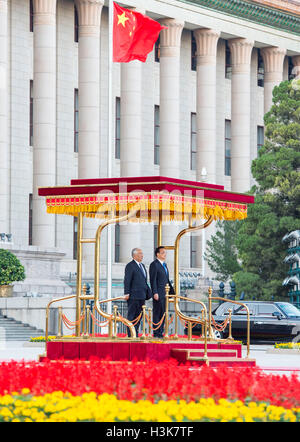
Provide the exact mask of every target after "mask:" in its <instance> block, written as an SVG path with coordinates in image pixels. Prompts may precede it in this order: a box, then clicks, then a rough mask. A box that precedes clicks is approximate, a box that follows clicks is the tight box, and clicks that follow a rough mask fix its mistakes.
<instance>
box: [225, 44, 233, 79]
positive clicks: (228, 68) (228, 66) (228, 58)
mask: <svg viewBox="0 0 300 442" xmlns="http://www.w3.org/2000/svg"><path fill="white" fill-rule="evenodd" d="M225 44H226V49H225V78H229V80H230V79H231V74H232V62H231V52H230V47H229V45H228V41H227V40H226V43H225Z"/></svg>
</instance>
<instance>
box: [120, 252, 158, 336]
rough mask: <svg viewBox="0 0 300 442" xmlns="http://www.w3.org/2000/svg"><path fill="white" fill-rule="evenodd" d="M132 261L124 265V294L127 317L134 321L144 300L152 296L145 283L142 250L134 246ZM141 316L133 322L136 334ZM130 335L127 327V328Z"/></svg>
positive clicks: (140, 310) (145, 271)
mask: <svg viewBox="0 0 300 442" xmlns="http://www.w3.org/2000/svg"><path fill="white" fill-rule="evenodd" d="M131 256H132V261H130V262H129V263H128V264H127V265H126V267H125V275H124V295H125V298H126V300H127V305H128V314H127V319H128V320H129V321H134V320H135V319H136V318H137V317H138V316H139V315H140V313H141V312H142V309H143V305H144V304H145V300H146V299H149V298H150V297H152V293H151V289H150V287H149V286H148V283H147V270H146V267H145V266H144V264H143V263H142V261H143V257H144V256H143V251H142V250H141V249H139V248H134V249H133V250H132V252H131ZM140 322H141V318H140V320H139V321H137V323H136V324H135V330H136V335H137V336H138V332H139V326H140ZM127 333H128V336H130V331H129V329H128V330H127Z"/></svg>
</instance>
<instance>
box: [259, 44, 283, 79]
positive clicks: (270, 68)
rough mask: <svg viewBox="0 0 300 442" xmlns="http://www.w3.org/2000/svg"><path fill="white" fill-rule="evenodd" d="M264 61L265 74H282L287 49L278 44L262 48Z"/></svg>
mask: <svg viewBox="0 0 300 442" xmlns="http://www.w3.org/2000/svg"><path fill="white" fill-rule="evenodd" d="M260 53H261V55H262V58H263V61H264V71H265V74H272V73H276V72H278V73H280V74H282V70H283V62H284V57H285V54H286V49H283V48H278V47H276V46H268V47H266V48H262V49H261V50H260Z"/></svg>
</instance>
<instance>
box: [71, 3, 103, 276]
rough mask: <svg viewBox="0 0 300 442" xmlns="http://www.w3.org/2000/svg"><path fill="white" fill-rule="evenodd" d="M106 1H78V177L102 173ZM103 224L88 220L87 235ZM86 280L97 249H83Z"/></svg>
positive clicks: (85, 220) (91, 269) (85, 230)
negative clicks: (102, 37) (102, 38)
mask: <svg viewBox="0 0 300 442" xmlns="http://www.w3.org/2000/svg"><path fill="white" fill-rule="evenodd" d="M103 4H104V0H75V5H76V8H77V13H78V22H79V40H78V110H79V112H78V178H80V179H83V178H98V177H99V174H100V24H101V13H102V8H103ZM98 225H99V222H98V221H96V220H93V219H89V218H88V219H84V223H83V235H84V237H85V238H94V237H95V234H96V229H97V226H98ZM83 261H84V263H85V272H84V276H85V277H92V276H93V275H94V247H92V246H89V245H85V246H84V247H83Z"/></svg>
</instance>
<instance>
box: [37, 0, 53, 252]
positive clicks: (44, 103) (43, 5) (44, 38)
mask: <svg viewBox="0 0 300 442" xmlns="http://www.w3.org/2000/svg"><path fill="white" fill-rule="evenodd" d="M33 7H34V35H33V41H34V62H33V232H32V237H33V245H38V246H44V247H54V246H55V216H54V215H49V214H47V213H46V207H45V201H44V198H40V197H38V195H37V191H38V187H43V186H55V184H56V0H34V2H33Z"/></svg>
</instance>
